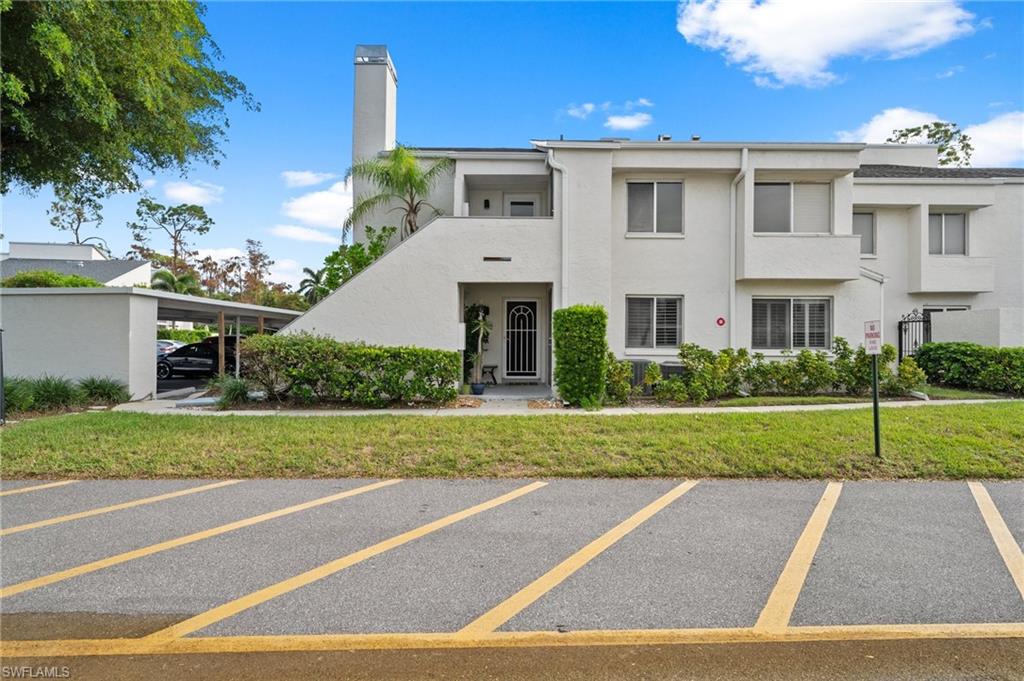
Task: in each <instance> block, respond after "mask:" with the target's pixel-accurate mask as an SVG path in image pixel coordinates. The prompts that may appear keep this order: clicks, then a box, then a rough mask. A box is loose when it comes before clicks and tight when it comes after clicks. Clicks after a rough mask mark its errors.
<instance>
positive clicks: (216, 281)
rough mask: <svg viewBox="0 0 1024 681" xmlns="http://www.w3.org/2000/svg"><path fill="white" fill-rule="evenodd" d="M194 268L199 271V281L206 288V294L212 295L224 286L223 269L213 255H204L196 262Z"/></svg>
mask: <svg viewBox="0 0 1024 681" xmlns="http://www.w3.org/2000/svg"><path fill="white" fill-rule="evenodd" d="M196 269H197V270H198V272H199V283H200V284H202V285H203V288H205V289H206V294H207V295H210V296H212V295H213V294H214V293H217V292H218V291H220V290H222V289H223V288H224V270H223V269H222V268H221V266H220V263H219V262H217V261H216V260H215V259H214V258H213V256H210V255H207V256H205V257H204V258H203V259H202V260H200V261H199V262H198V263H196Z"/></svg>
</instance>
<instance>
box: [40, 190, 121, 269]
mask: <svg viewBox="0 0 1024 681" xmlns="http://www.w3.org/2000/svg"><path fill="white" fill-rule="evenodd" d="M103 196H104V193H103V190H102V189H101V188H100V187H99V185H98V184H96V183H95V182H91V181H82V182H77V183H75V184H72V185H58V186H57V187H55V188H54V200H53V202H52V203H51V204H50V209H49V210H48V211H46V213H47V215H49V216H50V224H51V225H53V226H54V227H56V228H57V229H59V230H61V231H62V232H71V237H72V238H73V239H74V243H76V244H84V243H88V242H90V241H95V242H97V246H99V247H100V248H101V249H102V250H103V251H104V252H105V253H106V252H108V249H107V246H106V242H104V241H103V239H101V238H100V237H98V236H90V237H85V238H84V239H83V238H82V233H81V232H82V229H83V228H85V227H86V225H90V224H95V226H96V227H99V226H100V223H101V222H103V205H102V204H101V203H100V199H102V198H103Z"/></svg>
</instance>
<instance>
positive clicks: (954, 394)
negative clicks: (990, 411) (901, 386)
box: [921, 385, 1006, 400]
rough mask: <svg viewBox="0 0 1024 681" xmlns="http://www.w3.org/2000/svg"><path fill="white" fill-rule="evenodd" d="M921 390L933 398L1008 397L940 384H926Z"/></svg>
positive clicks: (976, 398)
mask: <svg viewBox="0 0 1024 681" xmlns="http://www.w3.org/2000/svg"><path fill="white" fill-rule="evenodd" d="M921 392H923V393H924V394H925V395H927V396H928V397H930V398H932V399H933V400H997V399H1000V398H1003V397H1006V396H1005V395H996V394H993V393H983V392H978V391H977V390H963V389H962V388H946V387H943V386H939V385H929V386H925V387H924V388H923V389H922V390H921Z"/></svg>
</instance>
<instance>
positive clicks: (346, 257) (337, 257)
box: [321, 227, 396, 292]
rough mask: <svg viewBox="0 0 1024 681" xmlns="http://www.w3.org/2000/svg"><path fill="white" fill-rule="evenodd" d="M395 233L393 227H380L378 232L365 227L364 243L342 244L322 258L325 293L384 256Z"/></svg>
mask: <svg viewBox="0 0 1024 681" xmlns="http://www.w3.org/2000/svg"><path fill="white" fill-rule="evenodd" d="M395 231H396V230H395V228H394V227H382V228H381V230H380V231H379V232H378V231H377V230H375V229H374V228H373V227H367V228H366V241H365V242H362V243H357V244H342V245H341V246H339V247H338V249H337V250H336V251H334V252H333V253H331V254H330V255H328V256H327V257H326V258H324V267H323V269H322V270H321V271H322V272H323V273H324V274H323V285H324V287H325V288H326V289H327V291H328V292H330V291H333V290H335V289H336V288H338V287H339V286H341V285H342V284H344V283H345V282H346V281H348V280H349V279H351V278H352V277H354V276H356V275H357V274H359V273H360V272H362V271H363V270H365V269H366V268H367V267H369V266H370V264H371V263H372V262H373V261H374V260H376V259H377V258H379V257H381V256H382V255H384V253H386V252H387V250H388V243H389V242H390V241H391V237H392V236H394V234H395Z"/></svg>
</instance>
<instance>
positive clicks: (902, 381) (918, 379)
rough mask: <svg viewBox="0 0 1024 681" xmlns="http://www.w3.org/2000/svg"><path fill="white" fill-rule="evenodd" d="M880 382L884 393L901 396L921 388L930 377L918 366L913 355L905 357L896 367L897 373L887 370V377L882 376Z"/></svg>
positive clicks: (880, 388) (880, 387)
mask: <svg viewBox="0 0 1024 681" xmlns="http://www.w3.org/2000/svg"><path fill="white" fill-rule="evenodd" d="M879 369H881V367H879ZM878 382H879V387H878V389H879V390H880V391H881V392H882V394H883V395H892V396H899V395H906V394H907V393H909V392H910V391H911V390H920V389H921V388H923V387H924V385H925V384H926V383H927V382H928V377H927V376H926V375H925V373H924V371H922V370H921V367H919V366H917V362H915V361H914V358H913V357H904V358H903V361H902V362H900V364H899V366H898V367H896V373H895V374H893V373H891V372H889V371H886V375H885V378H880V379H879V381H878Z"/></svg>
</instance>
